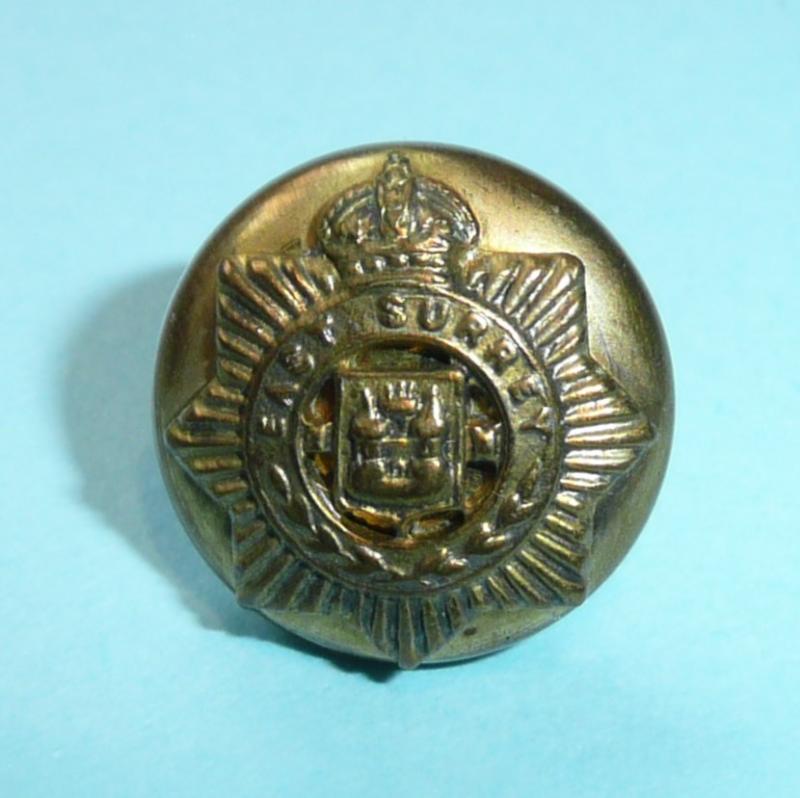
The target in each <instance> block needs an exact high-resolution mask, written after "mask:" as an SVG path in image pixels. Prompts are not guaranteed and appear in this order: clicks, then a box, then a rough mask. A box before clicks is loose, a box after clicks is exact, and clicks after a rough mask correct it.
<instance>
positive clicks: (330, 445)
mask: <svg viewBox="0 0 800 798" xmlns="http://www.w3.org/2000/svg"><path fill="white" fill-rule="evenodd" d="M316 218H317V220H318V221H317V222H315V228H314V233H315V235H314V244H313V246H311V247H310V248H309V249H307V250H305V251H302V252H292V251H284V252H280V253H251V254H249V255H246V256H240V255H237V256H235V257H233V256H232V257H230V258H228V259H226V260H224V261H223V262H222V263H221V264H220V267H219V280H218V292H217V352H216V361H215V373H214V375H213V376H212V378H211V379H210V381H209V382H208V384H207V385H206V386H205V388H204V389H203V390H202V391H201V392H200V393H199V394H198V395H197V396H195V397H193V398H192V399H191V400H190V401H189V402H188V404H187V405H186V407H185V408H184V409H183V411H182V412H181V413H180V414H179V415H178V417H177V418H175V420H174V421H173V423H172V424H171V425H170V426H169V428H168V430H167V433H166V442H167V445H168V447H169V448H170V450H171V451H172V453H173V454H174V456H175V457H176V458H177V459H178V461H179V462H180V463H181V464H182V466H183V467H184V468H185V469H186V471H187V472H188V473H189V474H190V475H191V477H192V478H193V479H194V480H195V481H196V483H197V484H198V485H199V486H201V487H202V489H203V490H204V491H206V492H207V494H208V495H209V496H211V497H212V498H213V499H214V501H216V502H217V503H219V504H220V505H221V506H223V507H225V509H226V510H227V512H228V514H229V516H230V520H231V546H232V551H233V557H234V560H235V562H236V565H237V570H236V574H237V586H236V587H237V594H238V597H239V599H240V601H242V602H243V603H245V604H247V605H249V606H252V607H255V608H257V609H261V610H264V611H268V612H271V611H277V610H285V611H292V612H309V613H322V614H324V613H328V612H331V611H332V610H331V608H332V607H333V606H336V607H337V608H338V609H337V612H340V613H344V614H346V615H348V617H350V618H351V619H352V623H353V625H354V628H355V629H358V630H360V631H359V633H360V634H362V635H364V636H365V637H366V638H367V639H368V640H369V641H371V644H372V645H374V647H375V650H376V651H378V652H381V653H382V654H384V655H386V656H390V657H393V658H395V659H396V660H397V661H398V662H400V664H401V665H403V666H406V667H413V666H414V665H416V664H417V663H419V662H420V661H423V660H424V659H426V658H427V657H429V656H430V655H431V654H432V653H434V652H436V651H438V650H439V649H440V648H441V647H443V646H446V644H447V642H448V641H449V640H450V639H452V638H453V636H455V635H458V634H460V633H461V632H462V631H463V629H464V628H466V625H468V624H469V623H471V622H472V621H473V620H474V618H475V617H476V616H477V615H479V614H480V613H481V612H483V611H485V610H487V609H491V608H497V607H509V606H540V607H549V606H565V605H574V604H577V603H579V602H580V601H582V600H583V598H584V596H585V593H586V578H585V567H586V560H587V555H588V553H589V551H590V550H591V546H592V530H593V518H594V510H595V506H596V504H597V502H598V500H599V499H600V498H602V497H603V496H604V495H606V494H607V493H608V491H609V490H610V489H611V488H612V486H613V485H614V483H615V481H616V480H617V479H618V478H619V477H620V475H622V474H624V473H626V472H627V471H628V470H629V469H631V468H633V467H634V466H635V464H636V462H637V460H638V457H639V454H640V452H641V451H642V450H643V449H644V448H645V447H647V446H648V445H649V443H650V441H651V440H652V436H653V431H652V430H651V428H650V425H649V424H648V422H647V420H646V419H645V417H644V416H643V415H642V413H641V412H639V410H638V409H637V408H636V407H635V406H634V405H633V404H632V402H631V401H630V399H629V398H628V397H627V396H626V395H625V393H624V392H623V391H622V390H621V389H620V387H619V386H618V385H617V384H616V383H615V382H614V380H613V379H612V378H611V376H610V375H608V374H607V373H605V372H604V371H603V369H602V368H601V367H600V366H599V365H598V364H597V363H596V362H595V361H594V360H593V359H592V357H591V356H590V353H589V349H588V342H587V321H586V295H585V289H584V280H583V278H584V267H583V264H582V263H581V261H580V260H579V259H578V258H576V257H575V256H573V255H571V254H569V253H543V254H541V253H516V252H495V251H490V250H485V249H483V248H482V247H481V236H480V225H479V221H478V219H477V218H476V216H475V214H474V213H473V211H472V209H471V208H470V207H469V205H468V204H467V203H466V202H465V200H464V199H463V198H462V197H461V196H459V194H458V193H457V192H456V191H454V190H453V189H452V188H451V187H449V186H447V185H445V184H444V183H442V182H440V181H438V180H436V179H435V178H433V177H429V176H425V175H420V174H417V173H416V172H415V170H414V169H413V165H412V163H411V161H410V160H409V159H408V158H407V157H405V156H404V155H403V154H401V153H391V154H389V155H388V157H387V158H386V160H385V162H384V163H383V165H382V167H381V168H380V169H379V170H378V171H377V173H376V174H373V175H372V177H371V178H370V179H369V180H367V181H365V182H364V183H360V184H358V185H355V186H352V187H350V188H348V189H346V190H345V191H343V192H342V193H341V195H339V196H337V197H332V198H331V200H330V202H329V204H328V205H327V206H326V207H324V208H321V209H320V212H319V215H318V216H317V217H316Z"/></svg>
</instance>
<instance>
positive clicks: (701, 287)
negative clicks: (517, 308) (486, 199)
mask: <svg viewBox="0 0 800 798" xmlns="http://www.w3.org/2000/svg"><path fill="white" fill-rule="evenodd" d="M0 44H1V45H2V46H1V47H0V188H2V190H0V258H2V266H1V267H0V268H2V289H1V294H0V295H1V296H2V297H3V299H4V302H5V305H4V306H3V310H2V335H0V358H1V360H0V363H1V364H2V388H3V391H2V405H3V413H2V421H1V422H0V424H1V425H2V441H3V456H2V458H0V486H1V487H2V500H0V530H1V531H0V534H1V535H2V542H1V543H0V612H1V613H2V615H1V616H0V617H1V618H2V620H0V634H1V635H2V636H1V637H0V795H2V796H4V798H5V797H7V798H16V797H17V796H24V797H27V796H47V797H48V798H50V796H54V795H61V796H80V798H85V797H86V796H115V798H116V797H119V798H127V797H128V796H142V797H143V798H144V797H145V796H146V797H147V798H152V796H162V795H163V796H182V795H186V796H192V798H203V797H204V796H237V797H238V796H251V795H252V796H280V798H292V797H293V796H347V797H348V798H352V797H353V796H370V797H371V796H377V797H378V798H395V797H396V798H412V797H419V798H428V797H429V796H430V798H436V797H438V796H443V797H445V798H451V797H452V798H456V797H460V796H480V797H483V796H492V797H493V798H505V797H506V796H508V798H518V796H559V797H560V798H572V797H573V796H574V797H575V798H583V797H584V796H585V797H586V798H620V796H634V797H636V796H647V798H660V796H670V797H672V796H675V798H694V796H697V798H712V797H715V796H720V797H724V798H730V797H731V796H752V795H765V796H770V798H795V797H796V796H797V795H798V794H800V757H799V756H798V748H799V747H800V722H799V720H798V715H799V714H800V712H799V710H800V699H799V698H798V694H799V693H800V642H799V641H800V634H798V633H800V590H798V585H797V578H798V570H799V569H800V522H798V509H799V508H798V494H800V490H799V489H798V477H800V465H799V463H800V454H799V453H800V431H799V430H798V418H799V417H800V416H798V409H799V407H798V399H799V398H800V381H799V380H798V373H800V370H798V360H799V355H798V351H799V349H798V345H800V335H799V334H798V319H797V314H798V307H800V288H799V287H798V286H799V284H800V283H799V281H798V268H800V224H798V209H799V208H800V133H799V131H800V4H798V2H796V0H784V1H783V2H778V1H777V0H762V1H761V2H704V3H699V2H673V3H665V2H627V3H624V2H570V3H544V2H519V3H514V2H503V1H501V0H497V2H469V1H468V0H462V2H433V1H432V0H430V1H429V2H415V1H414V0H407V1H406V2H403V3H388V2H377V1H376V0H372V1H371V2H351V3H348V2H343V0H340V2H336V3H328V2H307V1H305V0H296V1H295V2H279V3H276V2H265V1H264V0H260V2H228V3H223V2H184V1H183V0H172V1H171V2H148V1H145V2H125V3H121V2H104V3H101V2H77V1H76V2H64V0H60V2H42V1H41V0H29V1H28V2H22V0H17V1H16V2H12V1H11V0H0ZM402 139H413V140H430V141H439V142H451V143H455V144H459V145H463V146H468V147H474V148H477V149H482V150H486V151H488V152H492V153H495V154H497V155H500V156H502V157H505V158H508V159H511V160H513V161H516V162H518V163H520V164H523V165H525V166H527V167H529V168H530V169H533V170H534V171H536V172H539V173H540V174H542V175H544V176H545V177H547V178H548V179H550V180H552V181H554V182H555V183H557V184H558V185H560V186H561V187H562V188H564V189H565V190H566V191H568V192H569V193H570V194H572V195H573V196H574V197H576V198H578V199H579V200H580V201H581V202H582V203H584V204H585V205H586V206H587V207H588V208H590V209H591V210H592V211H593V212H594V213H595V214H597V215H598V216H599V217H600V218H601V219H602V220H603V221H604V222H605V223H606V224H607V225H608V227H609V228H610V229H611V230H612V231H613V232H614V234H615V236H616V237H617V238H618V239H619V241H621V242H622V244H623V246H624V247H625V248H626V249H627V251H628V252H629V254H630V255H631V257H632V258H633V260H634V261H635V262H636V263H637V264H638V266H639V269H640V271H641V273H642V275H643V277H644V279H645V280H646V282H647V284H648V285H649V287H650V289H651V291H652V294H653V296H654V298H655V299H656V302H657V304H658V306H659V308H660V312H661V314H662V319H663V321H664V324H665V327H666V330H667V333H668V337H669V340H670V344H671V347H672V354H673V359H674V365H675V375H676V383H677V397H678V415H677V428H676V437H675V448H674V454H673V459H672V464H671V469H670V472H669V475H668V478H667V481H666V483H665V486H664V489H663V492H662V494H661V498H660V500H659V503H658V505H657V507H656V510H655V512H654V513H653V515H652V517H651V520H650V522H649V524H648V526H647V528H646V530H645V532H644V534H643V535H642V537H641V539H640V540H639V542H638V544H637V545H636V546H635V548H634V549H633V551H632V552H631V554H630V556H629V557H628V558H627V559H626V560H625V562H624V564H623V565H622V566H621V567H620V568H619V570H618V571H617V572H616V573H615V574H614V576H613V577H612V578H611V579H610V580H609V581H608V582H607V583H606V585H605V586H604V587H603V588H602V589H601V590H600V591H599V592H598V593H597V594H596V595H595V596H594V597H593V599H592V600H591V601H590V602H588V603H587V604H586V605H585V606H584V607H582V608H581V609H579V610H578V611H576V612H574V613H573V614H571V615H570V616H569V617H568V618H566V619H565V620H563V621H562V622H560V623H559V624H557V625H556V626H554V627H552V628H551V629H549V630H547V631H545V632H543V633H542V634H541V635H539V636H537V637H535V638H532V639H530V640H528V641H526V642H524V643H522V644H520V645H517V646H516V647H514V648H513V649H511V650H509V651H507V652H505V653H501V654H499V655H496V656H492V657H488V658H484V659H481V660H478V661H475V662H472V663H470V664H467V665H461V666H456V667H440V668H433V669H423V670H421V671H418V672H413V673H403V672H397V671H395V670H392V669H386V668H383V667H379V666H370V665H366V664H364V663H362V662H359V661H357V660H354V659H349V658H344V657H338V656H332V655H329V654H326V653H324V652H323V651H321V650H318V649H316V648H313V647H310V646H308V645H306V644H304V643H301V642H298V641H297V640H295V639H293V638H290V637H289V636H287V635H286V634H284V633H282V632H281V631H279V630H278V629H276V628H274V627H272V626H270V625H269V624H267V623H266V622H264V621H262V620H261V619H260V618H259V617H257V616H255V615H252V614H250V613H247V612H245V611H243V610H240V609H239V608H238V607H237V606H236V604H235V602H234V600H233V598H232V597H231V595H230V594H229V593H228V591H227V589H225V588H224V587H223V586H222V585H221V584H220V583H218V582H217V581H216V579H215V578H214V577H213V576H212V575H211V573H210V572H209V571H208V570H207V568H206V566H205V565H204V564H203V562H202V561H201V558H200V556H199V555H198V554H197V553H196V552H195V550H194V549H193V548H192V546H191V544H190V543H189V542H188V540H187V538H186V537H185V536H184V534H183V532H182V531H181V529H180V527H179V524H178V522H177V520H176V518H175V516H174V514H173V512H172V510H171V507H170V505H169V502H168V499H167V497H166V493H165V491H164V488H163V486H162V484H161V481H160V476H159V474H158V471H157V468H156V461H155V457H154V452H153V446H152V441H151V429H150V392H151V375H152V368H153V358H154V351H155V346H156V341H157V336H158V332H159V326H160V321H161V318H162V315H163V313H164V310H165V307H166V305H167V302H168V300H169V297H170V294H171V292H172V290H173V288H174V287H175V284H176V281H177V279H178V276H179V274H180V273H181V270H182V269H183V267H184V266H185V265H186V264H187V262H188V261H189V259H190V258H191V256H192V254H193V253H194V251H195V250H196V249H197V248H198V247H199V246H200V244H201V243H202V241H203V240H204V238H205V237H206V235H207V234H208V233H209V232H210V231H211V230H212V229H213V227H214V226H215V225H216V224H217V223H218V222H219V221H220V220H221V219H222V218H224V217H225V216H226V215H227V214H228V212H229V211H230V210H231V209H232V208H233V207H235V206H236V205H237V204H238V203H239V202H240V200H242V199H243V198H244V197H246V196H247V195H248V194H250V193H251V192H253V191H254V190H256V189H257V188H258V187H259V186H260V185H262V184H263V183H265V182H267V181H268V180H270V179H271V178H273V177H275V176H277V175H279V174H281V173H282V172H284V171H286V170H288V169H290V168H291V167H293V166H295V165H297V164H299V163H302V162H303V161H306V160H308V159H311V158H314V157H316V156H319V155H322V154H324V153H327V152H329V151H331V150H336V149H340V148H344V147H351V146H354V145H357V144H362V143H367V142H372V141H382V140H402Z"/></svg>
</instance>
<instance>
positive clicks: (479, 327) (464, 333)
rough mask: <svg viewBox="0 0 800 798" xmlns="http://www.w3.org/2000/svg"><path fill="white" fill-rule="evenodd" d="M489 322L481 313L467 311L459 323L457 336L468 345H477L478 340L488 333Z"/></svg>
mask: <svg viewBox="0 0 800 798" xmlns="http://www.w3.org/2000/svg"><path fill="white" fill-rule="evenodd" d="M488 329H489V322H488V321H487V320H486V317H485V316H482V315H481V314H480V313H472V312H470V313H467V315H466V316H464V318H463V319H461V321H460V322H459V324H458V329H457V330H456V337H458V338H460V339H462V340H463V341H464V342H465V343H466V344H467V346H470V347H474V346H477V344H478V341H480V339H481V338H483V336H484V335H486V331H487V330H488Z"/></svg>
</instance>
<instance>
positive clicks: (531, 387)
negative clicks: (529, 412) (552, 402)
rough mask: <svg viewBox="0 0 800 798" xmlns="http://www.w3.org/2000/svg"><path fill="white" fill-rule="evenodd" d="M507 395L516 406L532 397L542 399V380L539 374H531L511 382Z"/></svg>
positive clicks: (543, 386)
mask: <svg viewBox="0 0 800 798" xmlns="http://www.w3.org/2000/svg"><path fill="white" fill-rule="evenodd" d="M508 393H509V395H510V396H511V398H512V399H513V400H514V402H515V403H516V404H518V405H519V404H522V403H523V402H524V401H526V400H527V399H531V398H532V397H534V396H537V397H542V396H544V394H545V385H544V380H543V379H542V377H541V376H540V375H539V374H537V373H536V372H533V373H532V374H528V375H527V376H526V377H520V378H519V379H518V380H516V381H515V382H512V383H511V385H509V386H508Z"/></svg>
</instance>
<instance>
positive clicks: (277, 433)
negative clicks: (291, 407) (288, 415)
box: [259, 413, 286, 438]
mask: <svg viewBox="0 0 800 798" xmlns="http://www.w3.org/2000/svg"><path fill="white" fill-rule="evenodd" d="M259 428H260V429H261V432H262V433H263V434H264V435H267V436H269V437H270V438H282V437H284V436H285V435H286V419H285V418H281V417H280V416H276V415H274V414H271V413H270V414H267V415H263V416H261V418H260V419H259Z"/></svg>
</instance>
